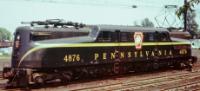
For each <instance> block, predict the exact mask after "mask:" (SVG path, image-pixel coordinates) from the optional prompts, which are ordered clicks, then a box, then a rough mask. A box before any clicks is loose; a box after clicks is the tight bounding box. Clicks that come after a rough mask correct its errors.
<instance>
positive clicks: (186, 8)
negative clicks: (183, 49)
mask: <svg viewBox="0 0 200 91" xmlns="http://www.w3.org/2000/svg"><path fill="white" fill-rule="evenodd" d="M199 3H200V0H190V1H188V0H185V1H184V5H183V6H181V7H180V8H179V9H178V10H177V11H176V15H177V16H178V17H179V19H180V17H181V16H183V17H182V18H185V19H186V21H185V22H184V24H185V25H184V26H185V28H184V30H188V32H189V33H190V34H191V36H192V37H193V38H195V37H196V36H197V34H196V31H197V29H198V24H197V22H196V21H195V17H196V14H195V12H194V9H193V8H194V7H195V5H197V4H199ZM186 17H187V18H186Z"/></svg>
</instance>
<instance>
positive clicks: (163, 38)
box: [160, 32, 170, 42]
mask: <svg viewBox="0 0 200 91" xmlns="http://www.w3.org/2000/svg"><path fill="white" fill-rule="evenodd" d="M160 41H162V42H167V41H170V37H169V34H168V33H165V32H164V33H160Z"/></svg>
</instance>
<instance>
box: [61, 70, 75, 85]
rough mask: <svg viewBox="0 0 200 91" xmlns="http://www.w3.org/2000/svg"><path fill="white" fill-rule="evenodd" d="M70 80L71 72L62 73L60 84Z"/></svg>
mask: <svg viewBox="0 0 200 91" xmlns="http://www.w3.org/2000/svg"><path fill="white" fill-rule="evenodd" d="M71 80H72V72H70V71H69V72H62V77H61V82H62V83H68V82H70V81H71Z"/></svg>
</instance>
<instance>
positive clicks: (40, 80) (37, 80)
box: [35, 76, 45, 85]
mask: <svg viewBox="0 0 200 91" xmlns="http://www.w3.org/2000/svg"><path fill="white" fill-rule="evenodd" d="M35 82H36V83H37V84H40V85H43V84H44V83H45V81H44V79H43V77H42V76H38V77H36V78H35Z"/></svg>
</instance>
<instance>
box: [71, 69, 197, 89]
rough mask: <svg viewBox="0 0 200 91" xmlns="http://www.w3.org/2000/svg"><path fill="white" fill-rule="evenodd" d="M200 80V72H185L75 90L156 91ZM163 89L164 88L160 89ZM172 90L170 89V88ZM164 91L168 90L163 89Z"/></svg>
mask: <svg viewBox="0 0 200 91" xmlns="http://www.w3.org/2000/svg"><path fill="white" fill-rule="evenodd" d="M198 77H199V79H200V71H197V72H185V73H184V72H183V73H179V74H173V75H164V76H156V77H152V78H147V79H142V80H136V81H135V80H129V81H125V82H119V83H115V84H109V85H102V86H92V87H87V88H80V89H74V90H80V91H83V90H88V91H93V90H95V91H102V90H109V91H112V90H120V91H121V90H140V89H143V90H144V89H146V88H151V89H153V88H154V89H155V87H156V88H157V87H159V86H160V87H161V86H163V85H165V84H170V83H175V82H180V81H182V80H183V79H185V78H187V80H190V79H195V78H198ZM160 89H162V88H160ZM169 89H170V88H169ZM163 90H167V88H166V89H163Z"/></svg>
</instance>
